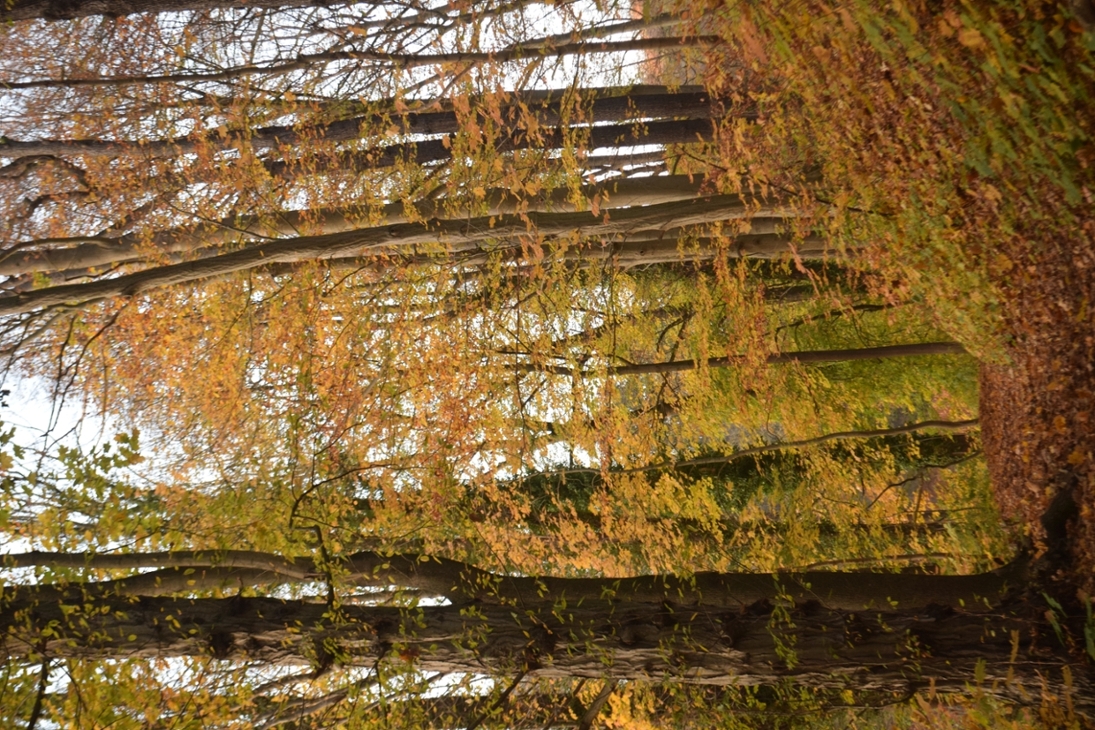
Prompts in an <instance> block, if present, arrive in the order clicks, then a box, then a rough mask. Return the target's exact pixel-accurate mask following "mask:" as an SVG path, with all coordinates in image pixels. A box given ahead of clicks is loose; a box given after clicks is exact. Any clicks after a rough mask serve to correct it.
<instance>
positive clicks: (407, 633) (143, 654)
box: [0, 576, 1095, 712]
mask: <svg viewBox="0 0 1095 730" xmlns="http://www.w3.org/2000/svg"><path fill="white" fill-rule="evenodd" d="M908 577H912V576H906V578H908ZM546 595H547V597H548V599H549V600H547V601H546V602H545V601H540V600H538V599H535V602H534V603H528V602H524V601H520V602H518V603H517V604H516V605H514V606H500V605H488V604H483V605H473V606H467V605H462V606H431V607H419V608H417V609H400V608H387V607H370V606H341V607H340V608H339V609H338V610H337V611H335V610H332V608H331V607H329V606H327V605H324V604H321V603H309V602H304V601H283V600H278V599H272V598H243V597H237V598H228V599H212V598H203V599H173V598H148V597H143V598H139V599H136V600H126V599H124V598H100V599H92V600H90V601H86V602H78V603H75V604H70V605H63V604H61V603H59V602H56V601H38V600H36V598H35V595H34V589H32V588H27V589H18V590H15V591H11V590H9V591H6V593H5V602H4V607H3V611H2V614H0V628H2V630H3V638H2V639H0V652H2V654H3V656H5V657H6V658H8V659H16V660H21V659H26V658H28V657H30V656H35V657H45V658H50V659H52V658H60V659H130V658H149V659H152V658H165V657H180V656H212V657H213V658H215V659H219V660H224V661H247V662H251V663H256V662H257V663H263V664H268V665H303V666H316V665H317V664H318V665H319V666H323V665H324V664H330V663H331V662H337V663H338V664H340V665H342V666H363V667H371V666H375V665H376V663H377V662H378V661H379V660H380V659H381V658H382V657H385V656H388V655H390V654H393V653H398V654H399V655H400V656H402V657H405V658H406V659H408V660H409V661H412V662H413V663H414V664H415V666H416V667H417V668H418V669H420V670H422V671H426V672H442V673H468V674H482V673H484V672H488V673H496V674H503V673H506V672H527V673H529V674H531V675H532V676H538V677H548V678H574V677H589V678H604V679H609V680H613V679H615V680H652V679H653V680H658V679H662V680H669V681H673V682H679V683H689V684H707V685H731V684H733V685H736V686H764V685H776V684H779V683H780V682H784V681H790V682H793V683H794V684H795V685H796V686H798V687H801V688H815V689H828V690H845V689H849V690H861V691H862V690H870V691H881V692H891V693H900V694H902V695H906V696H911V695H912V694H913V693H914V692H915V691H917V690H919V689H927V688H928V687H929V686H930V687H931V688H932V689H933V690H934V691H936V692H944V693H946V692H965V691H968V688H969V686H970V684H971V683H977V684H979V685H980V687H981V688H982V690H983V691H985V692H986V693H988V694H990V695H994V696H997V697H1001V698H1004V699H1009V700H1015V701H1020V702H1030V701H1031V698H1038V697H1041V696H1042V695H1043V692H1046V691H1048V692H1049V693H1051V694H1054V693H1056V694H1058V695H1064V694H1066V693H1071V702H1072V704H1073V706H1074V707H1076V708H1077V709H1078V710H1080V711H1081V712H1091V711H1092V708H1093V707H1095V685H1093V683H1092V677H1091V670H1090V667H1089V666H1086V665H1085V664H1084V663H1083V662H1077V661H1072V660H1070V659H1069V657H1068V656H1067V655H1065V654H1064V653H1063V652H1061V651H1059V650H1056V649H1054V647H1053V645H1052V644H1051V643H1050V642H1049V640H1046V639H1045V633H1044V631H1043V629H1044V627H1043V626H1042V624H1041V622H1040V621H1039V620H1038V619H1037V614H1036V613H1034V614H1033V615H1032V612H1030V611H1026V610H1024V607H1022V606H1020V607H1018V609H1017V610H1012V609H1010V608H1009V609H1000V610H998V611H997V612H994V613H992V614H988V613H975V612H967V611H965V610H961V609H956V608H950V607H945V606H933V607H929V608H927V609H923V610H900V611H899V610H892V609H883V610H876V611H868V612H859V611H848V610H836V609H830V608H823V607H821V606H819V605H817V604H816V603H805V604H798V605H796V606H794V607H791V606H789V605H788V606H784V607H777V608H773V606H772V605H771V604H770V603H767V602H760V603H754V604H752V605H748V606H746V607H744V608H735V609H727V608H720V607H714V606H710V605H700V606H685V605H677V604H673V603H669V602H663V603H658V604H649V603H637V602H630V601H615V602H613V601H605V600H602V599H590V600H587V601H584V602H581V603H575V602H573V601H564V600H563V597H562V596H552V595H551V594H550V593H549V594H546ZM883 595H884V594H878V595H877V596H876V598H877V600H878V602H879V603H883V604H884V602H885V599H884V597H883ZM551 599H553V600H551ZM81 604H82V605H81ZM317 654H320V655H321V656H317ZM1066 668H1067V671H1068V674H1069V676H1068V677H1067V679H1066V678H1065V677H1064V676H1062V672H1063V671H1065V669H1066Z"/></svg>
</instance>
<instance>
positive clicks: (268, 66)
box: [5, 36, 722, 89]
mask: <svg viewBox="0 0 1095 730" xmlns="http://www.w3.org/2000/svg"><path fill="white" fill-rule="evenodd" d="M721 40H722V39H721V38H719V37H717V36H699V37H675V36H674V37H656V38H636V39H633V40H626V41H580V42H574V43H562V44H557V45H548V44H545V43H543V42H542V41H541V42H539V43H534V44H529V45H524V44H515V45H513V46H510V47H508V48H506V49H503V50H501V51H494V52H488V51H466V52H452V53H387V52H383V51H376V50H361V51H324V52H320V53H305V54H300V55H298V56H296V57H295V58H293V59H290V60H278V61H273V62H270V63H265V64H261V65H260V64H248V65H245V66H235V67H232V68H227V69H224V70H222V71H211V72H208V73H168V74H147V75H133V76H105V77H98V78H84V79H38V80H34V81H13V82H10V83H7V84H5V87H6V88H8V89H41V88H83V87H97V86H128V85H133V84H165V83H201V82H223V81H231V80H234V79H240V78H245V77H248V76H263V75H265V76H279V75H284V74H289V73H293V72H294V71H304V70H308V69H313V70H315V69H316V68H318V67H319V66H321V65H326V64H331V63H336V62H340V61H351V62H352V61H362V62H370V63H375V64H378V68H377V72H378V73H381V72H383V71H384V70H386V69H390V70H391V71H396V70H406V69H411V68H422V67H425V66H438V65H445V64H454V65H464V66H467V67H469V68H470V67H473V66H475V65H477V64H482V63H507V62H512V61H517V60H521V59H542V58H563V57H566V56H584V55H587V54H594V53H627V52H629V51H656V50H674V49H681V48H689V47H697V46H704V45H710V44H714V43H718V42H720V41H721ZM380 65H383V67H380Z"/></svg>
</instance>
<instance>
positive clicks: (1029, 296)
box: [981, 217, 1095, 594]
mask: <svg viewBox="0 0 1095 730" xmlns="http://www.w3.org/2000/svg"><path fill="white" fill-rule="evenodd" d="M1028 243H1029V242H1028ZM1037 243H1038V244H1039V245H1037V246H1033V245H1030V246H1028V248H1027V250H1026V252H1020V251H1012V252H1008V253H1009V254H1011V255H1012V258H1013V260H1014V261H1016V262H1018V263H1017V265H1016V266H1014V268H1012V269H1011V271H1010V272H1009V274H1010V275H1009V276H1008V277H1007V278H1005V279H1004V280H1003V281H1001V282H1000V284H1001V287H1002V289H1003V292H1004V294H1005V308H1006V319H1007V322H1008V324H1009V330H1010V334H1011V335H1012V340H1011V342H1010V344H1009V347H1008V350H1007V354H1008V359H1009V362H1006V363H1002V364H994V365H985V366H984V367H983V369H982V374H981V422H982V435H983V439H984V448H985V454H986V457H987V460H988V465H989V470H990V473H991V476H992V484H993V489H994V491H995V493H996V498H997V501H998V503H999V505H1000V509H1001V513H1002V514H1003V515H1004V517H1005V518H1018V519H1019V520H1021V521H1022V522H1023V523H1025V524H1028V525H1030V529H1031V537H1032V538H1033V540H1034V544H1035V546H1036V547H1037V548H1038V550H1039V551H1040V552H1044V551H1045V550H1046V549H1047V548H1050V547H1052V545H1047V535H1046V531H1045V529H1044V527H1043V526H1042V523H1041V521H1042V517H1043V515H1045V514H1046V512H1047V510H1049V509H1050V508H1051V506H1054V511H1056V512H1057V513H1058V514H1059V515H1060V516H1064V517H1066V518H1067V519H1068V538H1067V539H1068V543H1067V545H1065V546H1062V547H1066V548H1067V555H1068V558H1069V565H1068V567H1067V568H1066V570H1067V571H1068V572H1071V573H1072V575H1071V576H1067V577H1069V578H1071V579H1073V580H1075V582H1076V583H1077V584H1078V585H1081V586H1083V587H1084V588H1085V589H1086V590H1087V591H1088V593H1089V594H1090V593H1092V592H1095V319H1093V312H1092V309H1093V308H1095V219H1092V218H1090V217H1089V218H1088V219H1087V220H1086V221H1085V222H1084V223H1083V225H1082V226H1081V227H1080V229H1079V230H1077V231H1076V235H1074V236H1071V237H1070V238H1069V239H1068V240H1041V241H1038V242H1037ZM1062 490H1068V491H1071V494H1072V497H1073V500H1074V502H1075V505H1076V509H1075V511H1074V512H1070V511H1069V512H1066V513H1065V514H1063V515H1062V514H1061V511H1060V505H1061V504H1062V501H1061V500H1058V501H1057V502H1056V504H1055V505H1054V499H1055V497H1057V495H1058V494H1059V493H1060V492H1061V491H1062ZM1050 542H1052V536H1050ZM1062 577H1066V576H1062Z"/></svg>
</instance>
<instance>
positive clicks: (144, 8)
mask: <svg viewBox="0 0 1095 730" xmlns="http://www.w3.org/2000/svg"><path fill="white" fill-rule="evenodd" d="M349 4H350V3H349V2H347V0H11V1H10V2H4V3H0V20H3V21H16V20H34V19H40V20H74V19H76V18H88V17H91V16H94V15H106V16H110V17H118V16H122V15H132V14H134V13H181V12H186V11H196V12H202V11H209V10H228V9H232V8H303V7H337V6H340V5H349Z"/></svg>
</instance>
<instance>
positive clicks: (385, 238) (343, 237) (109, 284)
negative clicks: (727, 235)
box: [0, 195, 796, 316]
mask: <svg viewBox="0 0 1095 730" xmlns="http://www.w3.org/2000/svg"><path fill="white" fill-rule="evenodd" d="M795 212H796V211H794V210H793V209H792V208H791V207H787V208H785V209H782V210H780V209H771V210H770V211H769V214H770V215H781V214H782V215H787V216H793V215H794V214H795ZM751 214H752V211H751V210H750V208H749V206H747V205H745V204H744V203H743V202H742V200H741V199H740V198H739V197H737V196H733V195H716V196H712V197H710V198H706V199H697V200H691V201H687V202H673V203H663V204H660V205H649V206H642V207H634V208H627V209H623V210H619V211H616V212H612V213H611V214H610V213H608V212H606V213H604V214H602V215H596V216H595V215H593V214H592V213H590V212H574V213H528V214H522V215H499V216H483V217H477V218H472V219H468V220H430V221H427V222H425V223H401V224H396V225H392V226H381V227H376V228H366V229H358V230H353V231H345V232H342V233H333V234H328V235H318V236H301V237H297V238H292V239H283V240H278V241H272V242H269V243H264V244H262V245H258V246H253V247H249V248H245V249H242V250H239V251H233V252H230V253H225V254H221V255H219V256H214V257H210V258H205V259H199V260H197V261H188V262H185V263H179V264H172V265H167V266H160V267H156V268H152V269H148V270H146V271H138V272H135V273H131V274H124V275H121V276H116V277H114V278H111V279H105V280H100V281H93V282H87V283H80V284H67V285H61V286H52V287H47V288H44V289H38V290H33V291H29V292H21V293H16V294H11V295H8V296H3V297H0V316H2V315H8V314H19V313H24V312H33V311H35V310H39V309H44V308H48V307H53V306H57V305H63V306H79V305H81V304H85V303H88V302H92V301H98V300H102V299H106V298H111V297H116V296H133V295H137V294H140V293H142V292H147V291H150V290H153V289H157V288H161V287H165V286H173V285H177V284H185V283H189V282H195V281H201V280H203V279H209V278H212V277H218V276H224V275H227V274H232V273H235V272H237V271H246V270H248V269H254V268H258V267H262V266H269V265H271V264H278V263H292V262H299V261H308V260H313V259H328V258H339V257H347V256H360V255H363V254H369V253H376V252H381V251H383V252H386V253H396V252H397V251H398V250H399V249H400V248H401V247H402V248H405V247H412V246H415V245H420V244H438V243H440V244H441V245H442V246H444V247H447V249H448V251H449V252H450V253H460V252H462V251H469V250H471V251H474V250H475V249H476V248H477V247H478V246H479V245H480V243H481V242H483V241H489V240H504V239H516V240H518V241H520V240H528V241H537V240H539V241H545V240H548V241H550V239H551V238H552V237H568V240H572V239H570V238H569V237H574V238H577V239H580V238H594V237H598V238H606V239H608V240H612V239H614V238H616V237H626V236H628V235H632V234H635V233H638V232H641V231H653V230H656V229H658V228H662V229H671V228H678V227H683V226H693V225H700V224H704V223H712V222H717V221H726V220H733V219H738V220H740V219H746V218H749V217H750V216H751Z"/></svg>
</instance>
